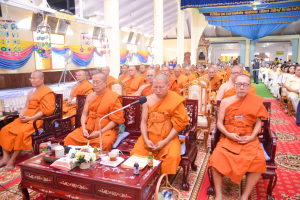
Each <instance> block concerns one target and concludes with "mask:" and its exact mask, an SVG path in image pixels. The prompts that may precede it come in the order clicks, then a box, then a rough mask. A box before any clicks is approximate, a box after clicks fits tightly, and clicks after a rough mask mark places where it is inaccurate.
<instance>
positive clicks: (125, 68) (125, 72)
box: [119, 64, 129, 81]
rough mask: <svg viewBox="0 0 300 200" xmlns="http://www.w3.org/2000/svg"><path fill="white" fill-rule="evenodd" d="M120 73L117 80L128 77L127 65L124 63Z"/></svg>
mask: <svg viewBox="0 0 300 200" xmlns="http://www.w3.org/2000/svg"><path fill="white" fill-rule="evenodd" d="M121 71H122V74H121V75H120V76H119V80H120V81H123V80H124V79H125V78H127V77H129V74H128V66H127V65H126V64H124V65H123V66H122V68H121Z"/></svg>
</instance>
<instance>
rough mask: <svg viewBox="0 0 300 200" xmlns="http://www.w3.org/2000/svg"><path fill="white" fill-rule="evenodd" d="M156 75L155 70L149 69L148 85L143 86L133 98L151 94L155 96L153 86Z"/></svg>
mask: <svg viewBox="0 0 300 200" xmlns="http://www.w3.org/2000/svg"><path fill="white" fill-rule="evenodd" d="M155 73H156V71H155V69H153V68H149V69H148V70H147V76H146V80H147V84H145V85H142V86H141V87H140V88H139V89H138V90H137V91H136V92H135V93H134V94H133V95H132V96H149V95H150V94H153V93H154V91H153V89H152V84H153V78H154V76H155Z"/></svg>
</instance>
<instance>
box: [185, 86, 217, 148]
mask: <svg viewBox="0 0 300 200" xmlns="http://www.w3.org/2000/svg"><path fill="white" fill-rule="evenodd" d="M207 81H208V80H207ZM208 82H209V81H208ZM208 82H206V84H203V83H202V82H200V81H199V80H193V81H192V82H190V83H188V84H186V85H185V86H184V87H183V91H185V94H184V97H185V98H186V99H197V100H198V120H197V130H200V129H202V130H203V131H204V148H205V150H206V152H207V140H208V134H210V128H211V121H212V116H211V107H210V108H209V107H208V106H209V104H208V102H207V100H208V99H209V94H210V90H209V93H207V89H208V88H207V86H208V85H209V84H210V82H209V83H208ZM210 106H211V105H210Z"/></svg>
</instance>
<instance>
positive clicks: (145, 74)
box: [139, 72, 147, 78]
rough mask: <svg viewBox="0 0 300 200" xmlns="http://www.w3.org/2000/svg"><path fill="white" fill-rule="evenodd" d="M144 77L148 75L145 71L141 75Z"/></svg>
mask: <svg viewBox="0 0 300 200" xmlns="http://www.w3.org/2000/svg"><path fill="white" fill-rule="evenodd" d="M139 76H140V77H142V78H145V77H146V76H147V72H144V73H143V74H141V75H139Z"/></svg>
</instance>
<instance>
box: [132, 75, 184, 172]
mask: <svg viewBox="0 0 300 200" xmlns="http://www.w3.org/2000/svg"><path fill="white" fill-rule="evenodd" d="M168 84H169V79H168V76H167V75H165V74H163V73H160V74H156V75H155V77H154V78H153V90H154V94H151V95H149V96H148V97H147V102H146V103H145V104H144V105H143V111H142V121H141V133H142V135H141V136H140V137H139V139H138V141H137V142H136V144H135V145H134V148H133V150H132V151H131V152H130V154H131V155H133V154H137V155H141V156H148V155H149V152H152V155H153V156H154V158H155V159H158V160H162V161H163V162H162V165H161V173H163V174H176V170H177V168H178V166H179V163H180V160H181V156H180V141H179V138H178V132H180V131H182V130H183V129H184V128H185V126H186V125H187V124H188V123H189V118H188V115H187V111H186V109H185V99H184V98H183V97H181V96H179V95H178V94H176V93H175V92H172V91H169V90H168V87H169V86H168Z"/></svg>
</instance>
